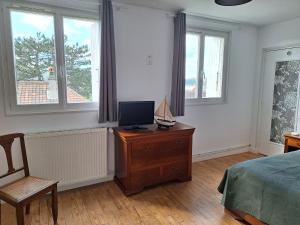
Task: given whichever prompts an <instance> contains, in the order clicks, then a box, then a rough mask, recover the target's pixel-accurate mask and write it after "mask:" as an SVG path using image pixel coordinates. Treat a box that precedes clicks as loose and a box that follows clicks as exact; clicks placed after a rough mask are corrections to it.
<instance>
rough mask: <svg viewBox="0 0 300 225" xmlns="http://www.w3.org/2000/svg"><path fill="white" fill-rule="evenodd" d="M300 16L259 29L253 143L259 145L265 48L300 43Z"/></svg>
mask: <svg viewBox="0 0 300 225" xmlns="http://www.w3.org/2000/svg"><path fill="white" fill-rule="evenodd" d="M299 23H300V18H297V19H294V20H290V21H285V22H282V23H276V24H272V25H268V26H264V27H261V28H259V30H258V52H257V65H258V67H257V72H256V76H255V91H254V98H253V99H254V100H253V101H254V104H253V105H254V107H253V115H252V116H253V120H252V121H253V123H252V125H253V126H252V132H251V145H253V146H254V147H257V146H256V145H257V143H256V142H257V141H256V135H257V130H256V129H257V121H258V116H259V115H258V101H259V91H260V76H261V70H262V54H263V49H265V48H273V47H276V48H277V47H286V46H290V45H291V46H292V45H298V46H299V44H300V30H299V29H298V26H299Z"/></svg>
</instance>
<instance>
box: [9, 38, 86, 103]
mask: <svg viewBox="0 0 300 225" xmlns="http://www.w3.org/2000/svg"><path fill="white" fill-rule="evenodd" d="M64 39H65V40H64V41H65V66H66V72H67V86H68V87H69V88H71V89H73V90H74V91H76V92H77V93H78V94H80V95H82V96H84V97H85V98H87V99H90V98H91V97H92V81H91V60H90V56H91V54H90V52H89V49H88V46H87V45H81V46H80V45H79V44H78V43H76V44H75V45H71V44H69V43H68V38H67V36H65V38H64ZM54 43H55V41H54V37H51V38H48V37H46V36H45V35H43V34H41V33H37V35H36V37H23V38H16V39H15V40H14V47H15V60H16V77H17V80H23V81H24V80H25V81H30V80H39V81H43V80H44V79H45V76H44V75H45V74H47V73H48V68H49V67H54V68H55V65H56V63H55V47H54V46H55V44H54Z"/></svg>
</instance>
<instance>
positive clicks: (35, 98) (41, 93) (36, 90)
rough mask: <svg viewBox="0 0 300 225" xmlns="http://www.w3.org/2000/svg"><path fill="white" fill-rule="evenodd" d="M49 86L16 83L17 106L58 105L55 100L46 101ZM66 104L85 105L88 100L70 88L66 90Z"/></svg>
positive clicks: (35, 82) (45, 84)
mask: <svg viewBox="0 0 300 225" xmlns="http://www.w3.org/2000/svg"><path fill="white" fill-rule="evenodd" d="M48 88H49V85H48V82H46V81H17V97H18V104H21V105H29V104H51V103H58V100H57V99H48V96H47V91H48ZM67 95H68V103H85V102H88V101H89V100H88V99H86V98H85V97H83V96H82V95H80V94H78V93H77V92H76V91H74V90H73V89H71V88H69V87H68V88H67Z"/></svg>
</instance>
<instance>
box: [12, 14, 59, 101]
mask: <svg viewBox="0 0 300 225" xmlns="http://www.w3.org/2000/svg"><path fill="white" fill-rule="evenodd" d="M10 16H11V25H12V39H13V51H14V62H15V81H16V90H17V104H18V105H31V104H55V103H56V104H57V103H58V102H59V100H58V84H57V72H56V59H55V43H54V17H53V16H51V15H43V14H34V13H29V12H20V11H15V10H11V11H10Z"/></svg>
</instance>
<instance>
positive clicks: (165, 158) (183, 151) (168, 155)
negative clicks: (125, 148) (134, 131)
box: [131, 137, 189, 167]
mask: <svg viewBox="0 0 300 225" xmlns="http://www.w3.org/2000/svg"><path fill="white" fill-rule="evenodd" d="M188 150H189V138H188V137H182V138H177V139H166V140H162V141H156V142H145V143H133V144H132V151H131V165H132V166H133V167H139V166H141V167H144V166H147V165H153V164H155V163H163V162H170V161H173V160H178V159H184V158H187V157H188Z"/></svg>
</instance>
